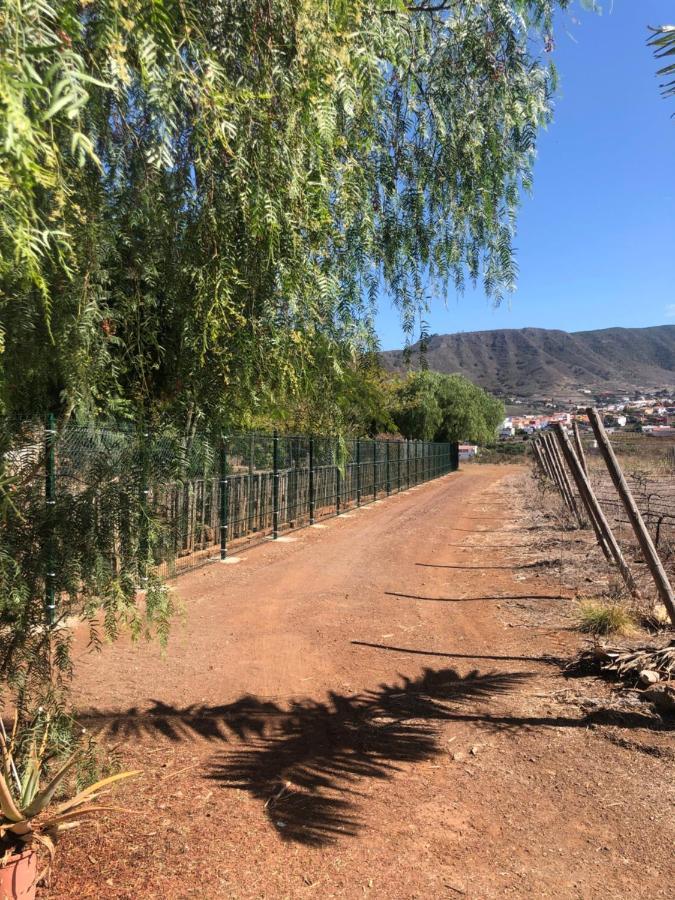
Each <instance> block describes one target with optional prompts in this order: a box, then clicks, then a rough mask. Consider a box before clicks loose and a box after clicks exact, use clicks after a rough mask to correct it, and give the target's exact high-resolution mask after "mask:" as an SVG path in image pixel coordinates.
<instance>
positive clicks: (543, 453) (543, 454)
mask: <svg viewBox="0 0 675 900" xmlns="http://www.w3.org/2000/svg"><path fill="white" fill-rule="evenodd" d="M534 446H535V447H536V448H537V450H538V451H539V456H540V458H541V464H542V466H543V467H544V475H545V476H546V477H547V478H548V479H549V481H555V479H554V477H553V472H552V470H551V466H550V464H549V460H548V455H547V449H546V445H545V444H544V441H543V440H542V439H541V435H540V436H539V437H537V438H536V439H535V442H534Z"/></svg>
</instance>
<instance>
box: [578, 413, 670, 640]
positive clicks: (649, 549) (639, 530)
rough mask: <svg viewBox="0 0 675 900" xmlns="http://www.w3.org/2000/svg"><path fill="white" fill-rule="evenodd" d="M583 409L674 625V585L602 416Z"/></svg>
mask: <svg viewBox="0 0 675 900" xmlns="http://www.w3.org/2000/svg"><path fill="white" fill-rule="evenodd" d="M586 412H587V413H588V418H589V421H590V423H591V427H592V428H593V434H594V435H595V439H596V441H597V442H598V448H599V450H600V453H602V458H603V459H604V460H605V465H606V466H607V470H608V471H609V475H610V478H611V479H612V481H613V482H614V487H615V488H616V491H617V493H618V495H619V497H620V498H621V502H622V503H623V507H624V509H625V510H626V515H627V516H628V519H629V521H630V524H631V526H632V527H633V531H634V532H635V537H636V538H637V540H638V544H639V545H640V550H641V551H642V554H643V556H644V558H645V561H646V563H647V565H648V566H649V571H650V572H651V573H652V578H653V579H654V583H655V585H656V589H657V591H658V593H659V597H660V598H661V601H662V602H663V605H664V606H665V607H666V609H667V610H668V615H669V616H670V620H671V622H672V623H673V625H675V593H674V592H673V588H672V586H671V584H670V581H669V580H668V576H667V574H666V570H665V569H664V568H663V563H662V562H661V560H660V558H659V555H658V553H657V552H656V548H655V547H654V544H653V542H652V539H651V536H650V534H649V532H648V531H647V528H646V526H645V523H644V521H643V519H642V515H641V514H640V510H639V509H638V507H637V504H636V503H635V500H634V499H633V495H632V493H631V490H630V488H629V487H628V482H627V481H626V479H625V478H624V475H623V472H622V471H621V467H620V466H619V463H618V461H617V458H616V456H615V455H614V450H613V449H612V445H611V444H610V442H609V438H608V437H607V433H606V432H605V427H604V425H603V424H602V420H601V418H600V416H599V415H598V411H597V409H594V408H593V407H589V408H588V409H587V410H586Z"/></svg>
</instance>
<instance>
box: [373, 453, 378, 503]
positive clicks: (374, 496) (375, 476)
mask: <svg viewBox="0 0 675 900" xmlns="http://www.w3.org/2000/svg"><path fill="white" fill-rule="evenodd" d="M373 500H377V441H373Z"/></svg>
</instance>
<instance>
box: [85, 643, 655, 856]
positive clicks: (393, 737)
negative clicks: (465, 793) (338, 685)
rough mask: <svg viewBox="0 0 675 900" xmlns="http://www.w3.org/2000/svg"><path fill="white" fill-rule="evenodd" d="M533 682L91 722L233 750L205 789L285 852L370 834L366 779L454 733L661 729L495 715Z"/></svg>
mask: <svg viewBox="0 0 675 900" xmlns="http://www.w3.org/2000/svg"><path fill="white" fill-rule="evenodd" d="M382 649H389V648H382ZM391 649H398V648H391ZM506 658H507V657H505V659H506ZM531 677H532V673H530V672H493V673H485V674H484V673H480V672H479V671H478V670H473V671H472V672H469V673H468V674H467V675H465V676H461V675H459V674H458V673H457V672H456V671H455V670H454V669H447V668H446V669H425V670H424V671H423V673H422V674H421V675H419V676H418V677H415V678H407V677H404V676H399V680H398V681H396V682H394V683H392V684H381V685H379V687H377V688H375V689H373V690H369V691H364V692H362V693H359V694H352V695H343V694H338V693H335V692H331V693H330V694H329V695H328V696H327V697H326V699H325V700H321V701H319V700H313V699H303V700H298V701H292V702H291V703H290V704H289V705H288V706H282V705H280V704H277V703H275V702H272V701H265V700H260V699H258V698H257V697H255V696H244V697H242V698H240V699H239V700H237V701H235V702H233V703H229V704H224V705H221V706H206V705H199V704H194V705H191V706H188V707H184V708H182V709H179V708H174V707H171V706H169V705H167V704H164V703H161V702H159V701H155V703H154V707H153V708H152V709H151V710H149V711H139V710H134V709H132V710H129V711H128V712H127V713H126V714H124V715H114V714H107V715H106V714H104V713H100V712H99V713H97V712H92V713H90V714H89V716H85V717H83V721H85V722H88V724H90V725H92V726H94V727H95V726H96V725H98V726H103V728H104V729H105V732H106V734H107V735H108V736H111V737H118V738H119V737H141V736H143V735H144V734H150V735H153V734H154V735H156V734H158V733H161V734H163V735H164V736H165V737H167V738H168V739H169V740H171V741H174V742H191V741H194V739H195V738H196V737H201V738H204V739H206V740H208V741H211V742H215V743H218V744H219V745H222V744H230V743H232V746H231V747H226V748H221V749H219V750H218V751H217V752H216V753H215V755H213V756H212V757H211V758H210V759H208V760H207V761H206V763H205V765H204V770H203V771H204V777H205V778H207V779H208V780H211V781H215V782H217V783H218V784H220V785H221V786H222V787H223V788H224V789H228V790H240V791H246V792H248V793H249V794H250V795H251V796H252V797H254V798H255V799H256V800H258V801H260V803H261V804H262V806H263V809H264V811H265V815H266V816H267V819H268V821H269V823H270V825H271V827H272V828H273V829H274V830H275V832H276V833H277V834H278V835H279V837H280V838H281V839H282V840H285V841H292V842H298V843H302V844H306V845H310V846H323V845H325V844H327V843H330V842H332V841H334V840H337V839H338V838H342V837H346V836H351V835H355V834H356V833H357V832H358V831H359V830H360V829H361V828H362V827H363V826H364V821H363V818H362V812H361V811H362V810H363V808H364V805H365V803H366V802H367V797H366V792H365V791H363V790H362V787H363V786H364V782H365V780H366V779H380V780H388V779H391V778H393V777H394V776H395V775H396V774H397V773H398V772H399V771H401V769H402V768H403V767H405V766H407V765H409V764H411V763H416V762H423V761H426V760H430V759H434V758H435V757H437V756H440V755H441V754H442V753H444V752H445V750H444V747H443V746H442V744H441V740H440V729H441V726H442V725H443V723H451V722H457V723H459V722H462V723H471V724H475V725H477V726H478V727H481V728H487V729H490V730H495V731H497V730H498V731H502V730H509V731H510V730H514V731H517V730H520V729H522V728H542V727H558V728H559V727H573V728H588V727H589V725H590V724H592V723H597V724H600V723H603V724H618V725H621V726H623V727H632V728H650V729H656V728H659V726H658V725H656V724H655V722H654V720H653V718H650V717H649V716H647V715H641V714H639V713H625V714H624V713H621V714H616V713H613V712H612V711H608V710H596V711H594V712H592V713H589V714H586V715H582V716H576V717H575V716H570V717H562V716H523V715H515V714H512V713H509V714H506V713H503V712H501V711H500V712H498V713H497V714H493V713H491V712H489V710H487V709H486V708H485V707H486V705H487V704H489V703H490V701H492V700H494V699H495V698H498V697H500V696H503V695H507V694H509V693H510V692H511V691H514V690H515V689H517V688H518V687H519V686H521V685H523V684H524V683H526V682H527V681H528V680H529V679H530V678H531ZM467 707H468V708H467Z"/></svg>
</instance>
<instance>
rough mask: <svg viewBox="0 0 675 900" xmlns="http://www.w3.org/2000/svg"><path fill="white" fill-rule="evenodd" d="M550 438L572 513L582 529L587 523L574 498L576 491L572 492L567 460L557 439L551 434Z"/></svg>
mask: <svg viewBox="0 0 675 900" xmlns="http://www.w3.org/2000/svg"><path fill="white" fill-rule="evenodd" d="M550 438H551V447H552V449H553V453H554V455H555V458H556V460H557V462H558V465H559V466H560V473H561V475H562V478H563V483H564V485H565V491H566V492H567V496H568V497H569V500H570V502H571V504H572V506H571V509H572V512H573V513H574V515H575V516H576V519H577V522H578V523H579V526H580V527H581V528H583V527H584V526H585V525H586V522H585V521H584V517H583V516H582V514H581V512H580V511H579V507H578V506H577V501H576V500H575V498H574V491H573V490H572V485H571V484H570V479H569V477H568V474H567V466H566V465H565V460H564V458H563V455H562V453H561V452H560V447H559V446H558V442H557V441H556V439H555V437H554V436H553V435H552V434H551V435H550Z"/></svg>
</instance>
